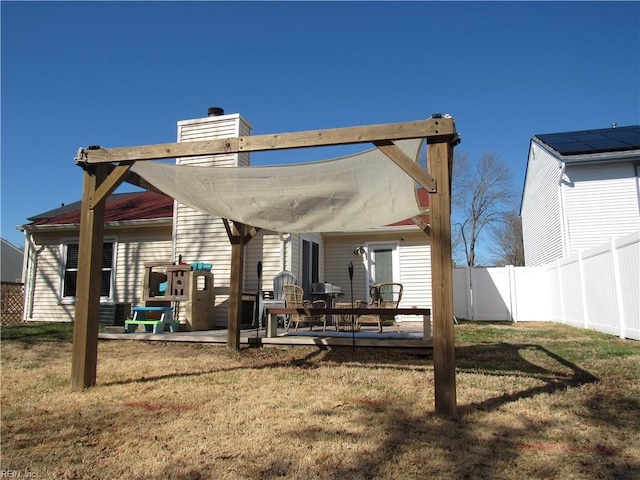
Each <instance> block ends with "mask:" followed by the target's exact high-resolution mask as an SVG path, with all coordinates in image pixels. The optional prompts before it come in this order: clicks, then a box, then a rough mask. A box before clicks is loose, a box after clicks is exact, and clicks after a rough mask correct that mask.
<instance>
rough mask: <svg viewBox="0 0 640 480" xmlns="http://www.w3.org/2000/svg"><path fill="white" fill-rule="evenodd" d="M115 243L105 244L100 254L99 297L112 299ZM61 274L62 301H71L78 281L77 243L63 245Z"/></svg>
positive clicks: (74, 295)
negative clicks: (100, 279) (100, 276)
mask: <svg viewBox="0 0 640 480" xmlns="http://www.w3.org/2000/svg"><path fill="white" fill-rule="evenodd" d="M114 245H115V242H105V243H104V246H103V253H102V281H101V283H100V297H101V298H112V291H113V275H112V273H113V258H114V251H115V248H114ZM62 251H63V259H64V265H63V272H62V299H63V300H71V299H75V297H76V288H77V281H78V259H79V255H78V253H79V249H78V243H77V242H75V243H72V242H69V243H65V244H63V249H62Z"/></svg>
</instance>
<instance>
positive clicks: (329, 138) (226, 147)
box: [82, 118, 456, 165]
mask: <svg viewBox="0 0 640 480" xmlns="http://www.w3.org/2000/svg"><path fill="white" fill-rule="evenodd" d="M455 134H456V130H455V124H454V122H453V118H430V119H428V120H421V121H417V122H404V123H388V124H383V125H369V126H362V127H346V128H333V129H327V130H311V131H305V132H293V133H279V134H269V135H255V136H245V137H235V138H221V139H215V140H199V141H195V142H177V143H164V144H159V145H144V146H138V147H122V148H101V147H91V148H90V149H86V150H83V155H82V163H86V164H89V165H90V164H95V163H113V162H122V161H140V160H160V159H164V158H176V157H197V156H204V155H221V154H232V153H242V152H262V151H271V150H286V149H294V148H308V147H324V146H332V145H350V144H357V143H374V142H376V141H388V140H405V139H411V138H429V139H430V140H432V141H447V139H448V138H450V137H452V136H454V135H455Z"/></svg>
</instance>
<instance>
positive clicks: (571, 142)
mask: <svg viewBox="0 0 640 480" xmlns="http://www.w3.org/2000/svg"><path fill="white" fill-rule="evenodd" d="M534 138H535V139H537V140H538V141H539V142H541V143H543V144H545V145H547V146H548V147H549V148H551V149H553V150H555V151H556V152H557V153H559V154H560V155H562V156H571V155H585V154H590V153H608V152H624V151H628V150H640V125H631V126H628V127H615V128H613V127H612V128H601V129H598V130H579V131H576V132H564V133H547V134H543V135H536V136H535V137H534Z"/></svg>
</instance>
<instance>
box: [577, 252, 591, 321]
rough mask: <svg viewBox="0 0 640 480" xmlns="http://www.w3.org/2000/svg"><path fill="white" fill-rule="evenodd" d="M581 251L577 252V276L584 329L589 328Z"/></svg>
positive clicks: (585, 280)
mask: <svg viewBox="0 0 640 480" xmlns="http://www.w3.org/2000/svg"><path fill="white" fill-rule="evenodd" d="M582 256H583V255H582V250H581V251H579V252H578V274H579V275H580V295H581V296H582V298H581V300H582V315H583V316H584V328H589V312H588V311H587V308H588V306H587V279H586V278H585V276H584V260H583V259H582Z"/></svg>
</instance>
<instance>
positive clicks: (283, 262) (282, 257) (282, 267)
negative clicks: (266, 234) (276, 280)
mask: <svg viewBox="0 0 640 480" xmlns="http://www.w3.org/2000/svg"><path fill="white" fill-rule="evenodd" d="M286 235H287V238H285V234H284V233H282V232H278V237H279V238H280V271H281V272H282V271H284V270H285V267H286V264H287V263H286V259H287V240H288V239H289V238H290V235H289V234H286Z"/></svg>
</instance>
